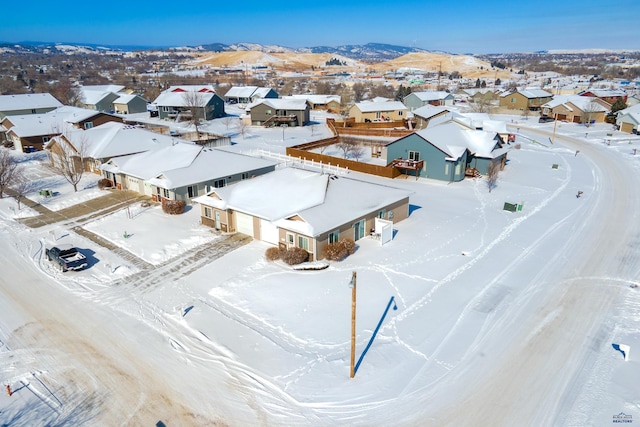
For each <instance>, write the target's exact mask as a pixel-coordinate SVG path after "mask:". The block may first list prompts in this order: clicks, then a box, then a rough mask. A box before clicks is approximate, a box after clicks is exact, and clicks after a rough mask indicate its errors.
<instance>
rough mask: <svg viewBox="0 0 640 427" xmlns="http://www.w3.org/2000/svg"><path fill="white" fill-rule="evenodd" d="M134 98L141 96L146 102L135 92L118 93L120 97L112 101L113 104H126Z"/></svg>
mask: <svg viewBox="0 0 640 427" xmlns="http://www.w3.org/2000/svg"><path fill="white" fill-rule="evenodd" d="M135 98H141V99H142V100H143V101H145V102H146V100H145V99H144V98H142V97H141V96H140V95H137V94H135V93H131V94H125V95H120V97H119V98H117V99H115V100H114V101H113V103H114V104H128V103H129V102H131V101H132V100H133V99H135Z"/></svg>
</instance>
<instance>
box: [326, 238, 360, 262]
mask: <svg viewBox="0 0 640 427" xmlns="http://www.w3.org/2000/svg"><path fill="white" fill-rule="evenodd" d="M355 251H356V242H355V241H354V240H353V239H342V240H340V241H337V242H333V243H329V244H328V245H327V246H325V247H324V249H322V255H324V257H325V258H326V259H328V260H331V261H342V260H343V259H345V258H346V257H348V256H349V255H352V254H353V253H354V252H355Z"/></svg>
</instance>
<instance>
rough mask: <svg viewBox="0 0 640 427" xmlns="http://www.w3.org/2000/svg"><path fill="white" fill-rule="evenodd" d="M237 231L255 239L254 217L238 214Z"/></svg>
mask: <svg viewBox="0 0 640 427" xmlns="http://www.w3.org/2000/svg"><path fill="white" fill-rule="evenodd" d="M236 231H237V232H238V233H242V234H246V235H247V236H251V237H253V217H252V216H251V215H247V214H243V213H240V212H236Z"/></svg>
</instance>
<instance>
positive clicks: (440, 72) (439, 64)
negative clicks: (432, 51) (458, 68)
mask: <svg viewBox="0 0 640 427" xmlns="http://www.w3.org/2000/svg"><path fill="white" fill-rule="evenodd" d="M441 74H442V62H438V87H437V88H436V90H440V75H441Z"/></svg>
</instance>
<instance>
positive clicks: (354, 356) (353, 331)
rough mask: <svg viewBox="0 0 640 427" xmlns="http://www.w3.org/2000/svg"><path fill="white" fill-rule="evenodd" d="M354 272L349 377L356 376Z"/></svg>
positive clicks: (353, 279)
mask: <svg viewBox="0 0 640 427" xmlns="http://www.w3.org/2000/svg"><path fill="white" fill-rule="evenodd" d="M355 367H356V272H355V271H354V272H353V275H352V276H351V373H350V375H349V376H350V378H353V377H355V376H356V371H355Z"/></svg>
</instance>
